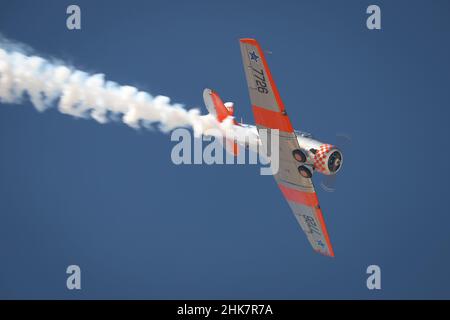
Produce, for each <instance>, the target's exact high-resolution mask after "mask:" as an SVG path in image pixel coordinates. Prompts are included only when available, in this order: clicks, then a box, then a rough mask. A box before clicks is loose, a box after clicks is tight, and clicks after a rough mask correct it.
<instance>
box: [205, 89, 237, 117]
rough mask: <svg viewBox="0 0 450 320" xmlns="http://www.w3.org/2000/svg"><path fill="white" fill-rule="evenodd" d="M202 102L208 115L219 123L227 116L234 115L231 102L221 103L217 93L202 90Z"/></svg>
mask: <svg viewBox="0 0 450 320" xmlns="http://www.w3.org/2000/svg"><path fill="white" fill-rule="evenodd" d="M203 100H204V102H205V105H206V109H208V111H209V113H210V114H212V115H213V116H215V117H216V118H217V120H218V121H219V122H222V121H223V120H225V119H226V118H227V117H229V116H231V117H232V116H233V115H234V104H233V102H225V103H223V102H222V99H220V97H219V95H218V94H217V92H215V91H214V90H211V89H208V88H206V89H205V90H203Z"/></svg>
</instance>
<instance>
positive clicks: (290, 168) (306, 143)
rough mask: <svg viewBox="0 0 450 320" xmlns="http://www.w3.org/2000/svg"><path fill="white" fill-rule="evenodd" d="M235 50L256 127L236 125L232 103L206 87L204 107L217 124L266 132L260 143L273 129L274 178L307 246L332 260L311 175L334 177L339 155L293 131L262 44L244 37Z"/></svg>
mask: <svg viewBox="0 0 450 320" xmlns="http://www.w3.org/2000/svg"><path fill="white" fill-rule="evenodd" d="M240 47H241V54H242V60H243V64H244V71H245V75H246V79H247V85H248V88H249V93H250V100H251V105H252V111H253V115H254V118H255V124H256V126H252V125H248V124H244V123H238V122H236V120H234V105H233V103H230V102H226V103H223V102H222V100H221V98H220V97H219V95H218V94H217V93H216V92H215V91H213V90H211V89H205V90H204V91H203V99H204V102H205V105H206V108H207V109H208V112H209V113H210V114H211V115H213V116H214V117H216V119H217V120H218V121H219V122H222V121H224V120H225V119H227V118H228V117H233V126H234V127H236V128H242V127H244V128H246V129H249V130H252V131H253V132H254V133H255V134H258V132H259V131H260V130H262V129H265V130H267V131H268V134H267V135H260V136H259V137H260V139H264V137H267V136H269V135H270V131H271V130H274V129H277V130H278V135H279V150H278V151H279V170H278V173H276V174H275V175H274V177H275V180H276V183H277V185H278V187H279V188H280V190H281V193H282V194H283V196H284V197H285V199H286V200H287V202H288V204H289V206H290V208H291V210H292V212H293V213H294V216H295V218H296V219H297V221H298V223H299V224H300V226H301V228H302V229H303V231H304V232H305V234H306V236H307V238H308V240H309V242H310V244H311V246H312V248H313V249H314V250H315V251H317V252H318V253H321V254H323V255H326V256H330V257H334V251H333V247H332V245H331V242H330V237H329V235H328V231H327V228H326V225H325V220H324V218H323V214H322V209H321V208H320V205H319V200H318V198H317V194H316V192H315V189H314V185H313V181H312V179H311V177H312V175H313V173H314V172H320V173H322V174H324V175H335V174H336V173H337V172H338V171H339V170H340V169H341V167H342V163H343V155H342V152H341V151H340V150H339V149H338V148H337V147H335V146H333V145H331V144H328V143H323V142H320V141H318V140H315V139H313V138H312V136H311V135H310V134H307V133H303V132H301V131H298V130H294V128H293V126H292V123H291V121H290V119H289V117H288V115H287V112H286V109H285V107H284V104H283V101H282V100H281V98H280V94H279V92H278V89H277V87H276V85H275V82H274V80H273V77H272V74H271V72H270V70H269V67H268V65H267V61H266V58H265V56H264V53H263V51H262V50H261V46H260V45H259V43H258V42H257V41H256V40H255V39H249V38H244V39H240ZM274 132H275V131H274ZM232 143H233V144H234V145H233V148H231V149H227V150H231V152H232V153H234V155H237V154H238V152H239V146H238V143H237V142H236V141H234V142H232ZM262 143H266V141H262ZM265 145H267V144H265ZM246 147H247V146H246Z"/></svg>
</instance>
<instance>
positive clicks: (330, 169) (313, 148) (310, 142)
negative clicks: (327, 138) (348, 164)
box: [294, 132, 343, 175]
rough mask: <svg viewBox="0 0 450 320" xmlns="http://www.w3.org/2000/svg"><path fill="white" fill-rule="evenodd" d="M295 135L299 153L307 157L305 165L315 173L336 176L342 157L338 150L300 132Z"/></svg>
mask: <svg viewBox="0 0 450 320" xmlns="http://www.w3.org/2000/svg"><path fill="white" fill-rule="evenodd" d="M296 134H297V140H298V144H299V146H300V148H301V151H302V152H303V153H304V154H305V155H306V156H307V160H306V161H305V162H304V164H305V165H310V166H311V167H313V168H314V170H315V171H318V172H320V173H322V174H325V175H333V174H336V173H337V172H338V171H339V170H340V169H341V167H342V161H343V156H342V152H341V151H340V150H339V149H338V148H336V147H335V146H333V145H331V144H328V143H323V142H320V141H318V140H315V139H313V138H312V137H311V135H309V134H305V133H302V132H296ZM294 158H295V155H294ZM297 161H298V159H297Z"/></svg>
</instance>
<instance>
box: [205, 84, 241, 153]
mask: <svg viewBox="0 0 450 320" xmlns="http://www.w3.org/2000/svg"><path fill="white" fill-rule="evenodd" d="M203 100H204V102H205V106H206V109H208V112H209V113H210V114H211V115H213V116H215V117H216V118H217V120H218V121H219V122H222V121H224V120H225V119H226V118H227V117H230V116H231V117H233V116H234V104H233V103H232V102H225V103H223V102H222V99H220V97H219V95H218V94H217V92H215V91H213V90H211V89H208V88H206V89H205V90H203ZM233 123H234V124H236V125H237V122H236V120H234V118H233ZM225 143H226V147H225V150H227V151H228V152H230V153H232V154H233V155H234V156H237V155H238V154H239V146H238V144H237V143H236V142H235V141H232V140H229V139H227V140H226V141H225Z"/></svg>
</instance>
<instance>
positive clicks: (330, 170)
mask: <svg viewBox="0 0 450 320" xmlns="http://www.w3.org/2000/svg"><path fill="white" fill-rule="evenodd" d="M311 152H313V154H314V157H313V159H314V163H313V165H314V169H315V170H317V171H320V172H321V173H323V174H326V175H333V174H336V173H337V172H338V171H339V169H341V167H342V160H343V157H342V153H341V151H340V150H339V149H338V148H336V147H335V146H333V145H331V144H322V145H320V147H319V148H318V149H315V150H312V151H311Z"/></svg>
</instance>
